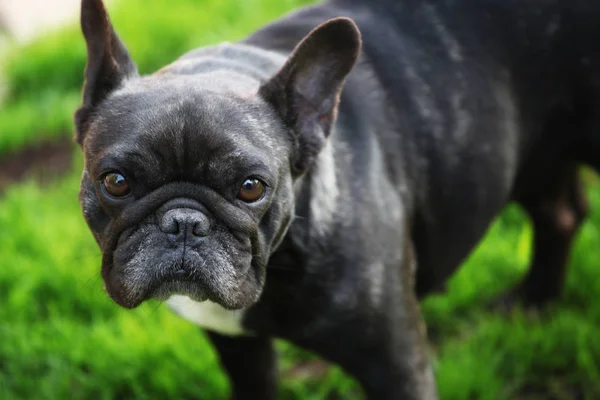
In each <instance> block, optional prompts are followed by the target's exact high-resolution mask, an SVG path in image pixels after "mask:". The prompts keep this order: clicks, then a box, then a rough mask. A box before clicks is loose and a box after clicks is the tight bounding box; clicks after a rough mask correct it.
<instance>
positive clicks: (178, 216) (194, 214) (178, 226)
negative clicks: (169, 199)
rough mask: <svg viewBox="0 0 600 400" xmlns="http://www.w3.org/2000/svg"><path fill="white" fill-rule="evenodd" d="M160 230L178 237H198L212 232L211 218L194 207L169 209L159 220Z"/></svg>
mask: <svg viewBox="0 0 600 400" xmlns="http://www.w3.org/2000/svg"><path fill="white" fill-rule="evenodd" d="M159 227H160V230H161V231H163V232H164V233H170V234H173V235H175V236H176V238H177V239H185V238H187V239H188V240H189V239H192V238H198V237H203V236H207V235H208V233H209V232H210V220H209V218H208V217H207V216H206V215H204V214H203V213H202V212H200V211H198V210H194V209H192V208H175V209H173V210H169V211H167V212H166V213H164V215H163V216H162V218H161V219H160V221H159Z"/></svg>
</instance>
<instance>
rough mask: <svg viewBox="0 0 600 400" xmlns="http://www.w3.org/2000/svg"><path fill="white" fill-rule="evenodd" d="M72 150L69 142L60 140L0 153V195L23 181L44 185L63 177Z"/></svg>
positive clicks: (69, 161) (68, 165) (71, 156)
mask: <svg viewBox="0 0 600 400" xmlns="http://www.w3.org/2000/svg"><path fill="white" fill-rule="evenodd" d="M73 150H74V146H73V142H72V141H71V140H70V139H61V140H57V141H53V142H42V143H37V144H35V145H33V146H29V147H25V148H23V149H21V150H18V151H15V152H11V153H6V154H0V193H2V192H3V191H4V189H5V188H6V187H7V186H8V185H11V184H14V183H18V182H20V181H22V180H24V179H29V178H33V179H35V180H36V181H38V182H40V183H42V184H43V183H47V182H48V181H51V180H53V179H56V178H57V177H59V176H61V175H63V174H65V173H66V172H67V171H68V170H69V168H71V164H72V161H73Z"/></svg>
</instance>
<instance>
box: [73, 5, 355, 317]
mask: <svg viewBox="0 0 600 400" xmlns="http://www.w3.org/2000/svg"><path fill="white" fill-rule="evenodd" d="M82 28H83V32H84V36H85V38H86V42H87V47H88V63H87V67H86V83H85V85H84V91H83V105H82V107H81V108H80V109H79V110H78V112H77V114H76V118H75V119H76V125H77V140H78V142H79V143H80V144H81V145H82V148H83V151H84V155H85V169H84V171H83V176H82V182H81V191H80V201H81V205H82V210H83V214H84V217H85V219H86V221H87V223H88V225H89V227H90V229H91V231H92V232H93V234H94V237H95V238H96V240H97V242H98V244H99V245H100V248H101V250H102V253H103V258H102V277H103V279H104V282H105V286H106V289H107V291H108V293H109V295H110V296H111V297H112V298H113V299H114V300H115V301H116V302H117V303H118V304H120V305H122V306H124V307H129V308H130V307H135V306H137V305H139V304H140V303H141V302H143V301H144V300H146V299H149V298H158V299H166V298H168V297H169V296H171V295H173V294H182V295H186V296H189V297H190V298H192V299H193V300H196V301H203V300H206V299H210V300H212V301H215V302H217V303H219V304H221V305H222V306H224V307H226V308H231V309H234V308H242V307H247V306H249V305H251V304H252V303H254V302H255V301H257V299H258V298H259V296H260V294H261V291H262V288H263V285H264V283H265V276H266V263H267V261H268V259H269V256H270V254H271V253H272V251H273V250H274V249H275V248H276V247H277V245H278V244H279V243H280V241H281V240H282V238H283V237H284V235H285V233H286V231H287V229H288V227H289V225H290V223H291V221H292V218H293V214H294V202H295V198H294V196H295V192H294V181H295V180H296V179H298V177H300V176H302V174H303V173H304V172H305V171H306V169H307V168H309V167H310V164H311V161H312V160H313V159H314V158H315V157H316V156H317V154H318V152H319V150H320V148H321V147H322V146H323V144H324V141H325V140H326V139H327V136H328V134H329V131H330V127H331V125H332V123H333V121H334V119H335V113H336V106H337V102H338V98H339V93H340V90H341V87H342V85H343V81H344V79H345V77H346V75H347V74H348V73H349V72H350V70H351V68H352V66H353V65H354V63H355V61H356V58H357V55H358V51H359V48H360V37H359V34H358V31H357V29H356V27H355V25H354V24H353V23H352V22H351V21H350V20H347V19H337V20H332V21H330V22H328V23H325V24H323V25H321V26H320V27H319V28H317V29H315V30H314V31H313V32H311V34H309V35H308V36H307V37H306V38H305V39H304V40H303V41H302V43H301V44H300V45H299V46H298V47H297V48H296V50H295V51H294V53H293V54H292V55H291V56H290V57H289V59H288V60H287V62H286V63H285V64H284V66H283V67H282V68H281V69H280V71H279V72H278V73H277V74H276V75H275V76H273V77H272V78H271V79H268V80H266V81H265V82H257V81H254V80H253V79H251V78H248V79H245V78H243V77H241V76H240V75H238V74H230V75H228V74H227V73H225V74H224V73H223V72H222V71H221V72H220V73H219V74H218V75H211V74H203V75H202V76H193V75H185V76H173V75H169V74H157V75H154V76H149V77H139V76H138V74H137V69H136V67H135V65H134V63H133V62H132V61H131V59H130V57H129V55H128V53H127V50H126V49H125V47H124V46H123V44H122V43H121V42H120V40H119V39H118V37H117V35H116V34H115V32H114V30H113V28H112V26H111V25H110V21H109V19H108V16H107V15H106V11H105V9H104V7H103V5H102V2H101V0H83V1H82Z"/></svg>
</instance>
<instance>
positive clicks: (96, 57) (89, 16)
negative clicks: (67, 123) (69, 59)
mask: <svg viewBox="0 0 600 400" xmlns="http://www.w3.org/2000/svg"><path fill="white" fill-rule="evenodd" d="M81 30H82V32H83V36H84V38H85V42H86V46H87V64H86V67H85V83H84V84H83V104H82V106H81V108H79V110H77V113H76V114H75V126H76V128H77V136H76V141H77V142H78V143H79V144H81V142H82V140H83V137H82V136H83V132H85V130H86V129H87V125H88V122H89V118H90V115H91V114H92V112H93V110H94V108H95V107H96V106H97V105H98V104H99V103H100V102H102V100H104V99H105V98H106V97H107V96H108V95H109V94H110V93H111V92H112V91H114V90H115V89H116V88H118V87H119V85H120V84H121V83H123V81H124V80H125V79H127V78H131V77H134V76H137V75H138V72H137V67H136V65H135V63H134V62H133V61H132V60H131V57H130V56H129V52H128V51H127V49H126V48H125V45H123V43H122V42H121V40H120V39H119V37H118V36H117V34H116V33H115V31H114V29H113V27H112V24H111V22H110V19H109V17H108V13H107V12H106V9H105V8H104V4H103V3H102V0H82V1H81Z"/></svg>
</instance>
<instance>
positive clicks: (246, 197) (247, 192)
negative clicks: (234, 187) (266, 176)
mask: <svg viewBox="0 0 600 400" xmlns="http://www.w3.org/2000/svg"><path fill="white" fill-rule="evenodd" d="M264 193H265V184H264V183H263V182H262V181H261V180H260V179H257V178H246V179H245V180H244V183H242V187H240V191H239V192H238V198H239V199H240V200H243V201H245V202H246V203H253V202H255V201H258V200H260V199H261V198H262V197H263V195H264Z"/></svg>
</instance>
